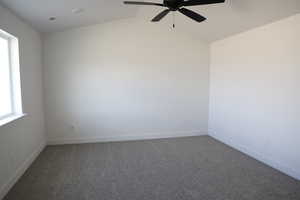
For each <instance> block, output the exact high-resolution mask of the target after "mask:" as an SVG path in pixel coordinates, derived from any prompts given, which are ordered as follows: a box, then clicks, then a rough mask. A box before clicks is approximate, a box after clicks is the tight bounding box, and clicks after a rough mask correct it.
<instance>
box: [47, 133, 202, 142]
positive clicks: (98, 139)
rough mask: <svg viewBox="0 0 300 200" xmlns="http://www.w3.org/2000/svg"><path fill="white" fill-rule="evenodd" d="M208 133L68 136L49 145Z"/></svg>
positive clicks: (177, 136)
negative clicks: (92, 136) (93, 136)
mask: <svg viewBox="0 0 300 200" xmlns="http://www.w3.org/2000/svg"><path fill="white" fill-rule="evenodd" d="M201 135H207V132H203V131H177V132H169V133H152V134H142V135H138V134H135V135H117V136H101V137H95V138H68V139H66V138H65V139H54V140H48V145H63V144H84V143H101V142H118V141H135V140H151V139H163V138H179V137H193V136H201Z"/></svg>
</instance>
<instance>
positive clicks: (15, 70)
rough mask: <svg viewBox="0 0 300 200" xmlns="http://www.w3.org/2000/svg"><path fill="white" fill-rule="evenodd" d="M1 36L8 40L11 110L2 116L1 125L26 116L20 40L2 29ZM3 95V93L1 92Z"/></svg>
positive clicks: (0, 118)
mask: <svg viewBox="0 0 300 200" xmlns="http://www.w3.org/2000/svg"><path fill="white" fill-rule="evenodd" d="M0 37H1V38H3V39H5V40H7V41H8V49H9V52H8V54H9V72H10V91H11V92H10V94H11V106H12V108H11V110H12V112H11V113H10V114H8V115H5V116H2V117H0V126H3V125H5V124H7V123H10V122H12V121H14V120H16V119H19V118H21V117H24V116H25V115H26V114H24V113H23V108H22V94H21V81H20V62H19V41H18V38H16V37H15V36H13V35H11V34H9V33H7V32H5V31H3V30H1V29H0ZM0 95H1V94H0Z"/></svg>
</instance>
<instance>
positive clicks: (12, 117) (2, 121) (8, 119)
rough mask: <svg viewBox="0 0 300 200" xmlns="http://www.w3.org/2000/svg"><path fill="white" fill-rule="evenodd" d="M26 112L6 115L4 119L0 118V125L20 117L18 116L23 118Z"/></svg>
mask: <svg viewBox="0 0 300 200" xmlns="http://www.w3.org/2000/svg"><path fill="white" fill-rule="evenodd" d="M26 115H27V114H18V115H12V116H9V117H6V118H4V119H1V120H0V127H1V126H4V125H6V124H9V123H11V122H13V121H15V120H17V119H20V118H23V117H25V116H26Z"/></svg>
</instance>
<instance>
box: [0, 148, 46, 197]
mask: <svg viewBox="0 0 300 200" xmlns="http://www.w3.org/2000/svg"><path fill="white" fill-rule="evenodd" d="M45 147H46V144H45V143H43V144H41V145H40V146H39V147H38V149H37V150H36V151H34V152H33V153H32V154H31V155H30V157H29V158H28V159H26V160H25V161H24V162H23V163H22V165H21V166H20V167H19V168H18V169H17V170H16V172H15V174H14V175H13V176H12V177H11V179H10V180H9V181H8V182H7V183H6V184H5V185H4V186H3V187H2V188H1V189H0V200H1V199H3V198H4V197H5V195H6V194H7V193H8V192H9V190H10V189H11V188H12V187H13V186H14V185H15V184H16V182H17V181H18V180H19V178H21V176H22V175H23V174H24V173H25V171H26V170H27V169H28V168H29V167H30V165H31V164H32V163H33V161H34V160H35V159H36V158H37V157H38V156H39V154H40V153H41V152H42V151H43V149H44V148H45Z"/></svg>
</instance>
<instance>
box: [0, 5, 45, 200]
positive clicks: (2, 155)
mask: <svg viewBox="0 0 300 200" xmlns="http://www.w3.org/2000/svg"><path fill="white" fill-rule="evenodd" d="M0 29H3V30H4V31H6V32H9V33H10V34H12V35H14V36H16V37H18V38H19V46H20V70H21V84H22V93H23V109H24V112H25V113H27V114H28V115H27V116H26V117H24V118H22V119H19V120H17V121H14V122H11V123H10V124H7V125H5V126H1V127H0V199H1V198H2V197H3V196H4V194H5V193H6V192H7V191H8V189H9V188H10V187H11V186H12V184H13V183H14V182H15V181H16V178H18V177H19V176H20V175H21V174H22V172H23V171H24V170H25V169H26V167H27V166H28V165H29V164H30V162H31V161H32V160H33V159H34V157H35V156H36V155H37V154H38V153H39V151H40V150H41V149H42V148H43V147H44V145H45V141H46V140H45V135H44V113H43V95H42V64H41V63H42V61H41V57H42V56H41V53H42V46H41V38H40V35H39V33H37V32H36V31H34V30H33V29H32V28H30V27H29V26H28V25H26V24H25V23H23V22H22V21H20V20H19V19H18V18H17V17H16V16H14V15H13V14H11V13H10V12H9V11H8V10H7V9H5V8H3V7H1V6H0ZM0 98H1V96H0Z"/></svg>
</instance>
